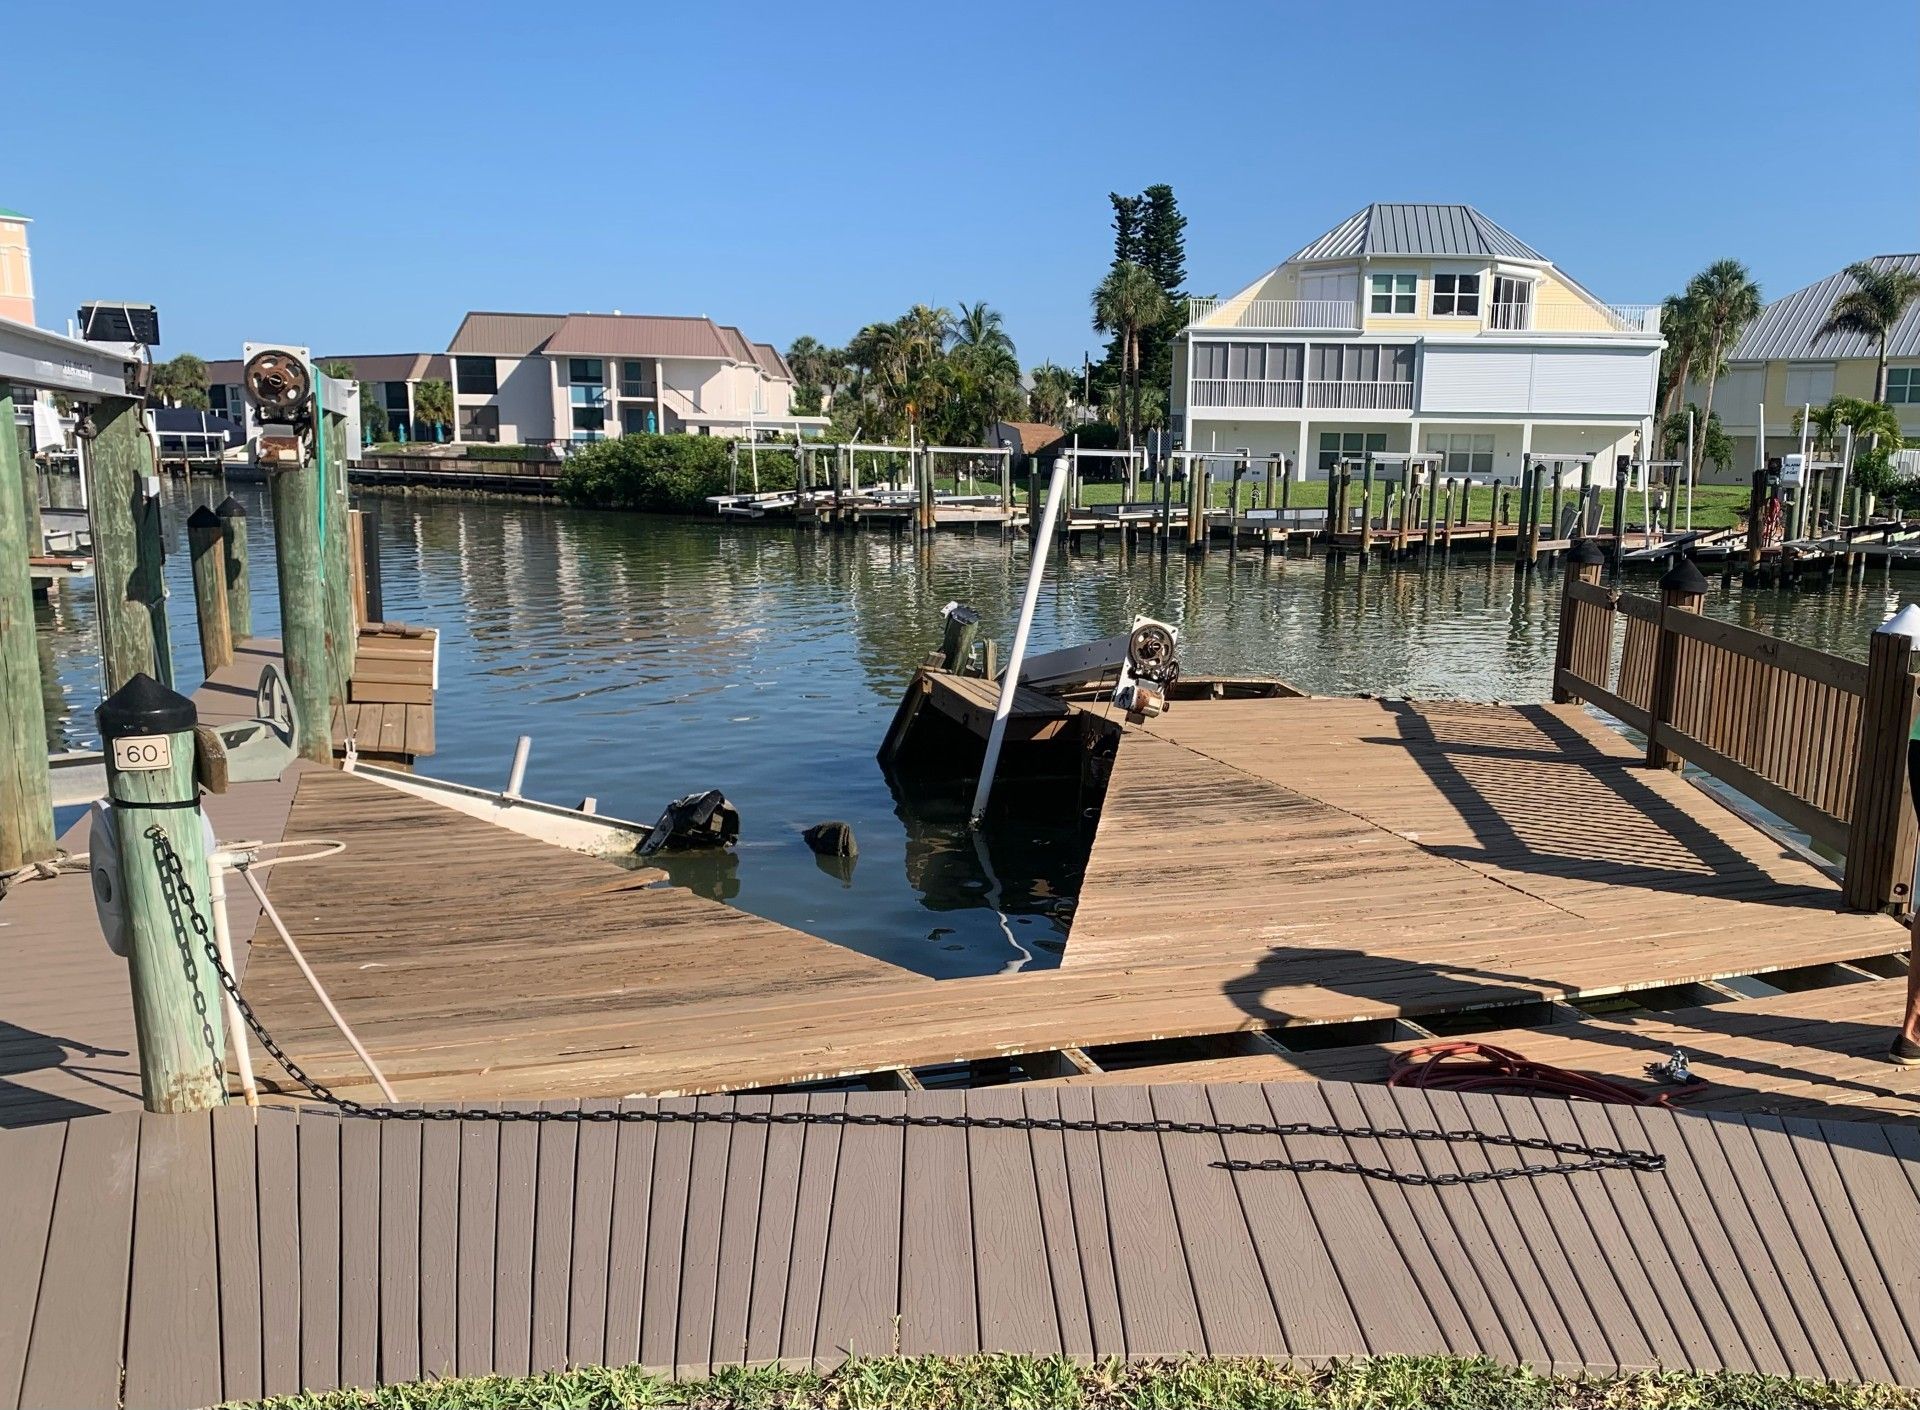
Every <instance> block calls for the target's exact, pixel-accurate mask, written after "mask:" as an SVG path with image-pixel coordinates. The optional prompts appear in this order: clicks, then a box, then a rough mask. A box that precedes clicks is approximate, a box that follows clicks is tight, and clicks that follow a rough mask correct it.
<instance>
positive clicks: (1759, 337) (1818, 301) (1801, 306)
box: [1727, 254, 1920, 362]
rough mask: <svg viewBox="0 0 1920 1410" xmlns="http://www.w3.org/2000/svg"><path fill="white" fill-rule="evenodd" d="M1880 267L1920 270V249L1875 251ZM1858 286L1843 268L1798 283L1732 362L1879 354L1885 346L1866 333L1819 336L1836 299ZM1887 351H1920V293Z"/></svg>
mask: <svg viewBox="0 0 1920 1410" xmlns="http://www.w3.org/2000/svg"><path fill="white" fill-rule="evenodd" d="M1867 263H1868V264H1871V265H1872V266H1873V267H1874V268H1875V269H1881V270H1886V269H1905V270H1909V271H1911V272H1912V273H1915V274H1920V254H1912V255H1875V256H1874V257H1873V258H1872V259H1870V260H1868V261H1867ZM1852 288H1853V280H1851V279H1849V278H1848V277H1847V272H1846V271H1845V270H1844V269H1843V270H1841V271H1839V272H1838V273H1837V274H1829V275H1828V276H1827V277H1826V278H1825V279H1822V280H1821V281H1820V282H1819V283H1818V284H1809V285H1807V287H1806V288H1804V289H1796V290H1795V291H1794V292H1793V293H1791V294H1788V295H1787V296H1786V297H1785V298H1780V299H1775V300H1774V301H1773V302H1772V303H1770V304H1768V305H1767V306H1766V307H1765V308H1764V309H1762V310H1761V312H1760V316H1759V317H1758V318H1756V319H1754V321H1753V322H1752V324H1751V325H1749V326H1748V328H1747V331H1746V332H1745V333H1743V334H1741V335H1740V341H1739V342H1737V343H1735V344H1734V345H1733V351H1732V352H1730V353H1728V354H1727V359H1728V361H1730V362H1768V361H1771V360H1773V359H1775V358H1788V359H1792V358H1828V357H1836V358H1837V357H1876V358H1877V357H1878V356H1879V355H1880V348H1879V345H1878V344H1877V343H1875V342H1874V340H1873V339H1871V338H1868V337H1866V336H1865V335H1864V334H1860V333H1835V334H1833V335H1831V336H1829V337H1825V338H1822V337H1820V336H1819V333H1820V325H1821V324H1822V323H1825V322H1826V321H1827V315H1828V314H1830V313H1832V312H1833V304H1834V300H1836V299H1838V298H1839V297H1840V296H1841V295H1842V294H1844V293H1846V292H1847V291H1848V290H1850V289H1852ZM1887 356H1889V357H1920V299H1916V300H1914V301H1913V302H1912V303H1911V304H1909V305H1908V306H1907V311H1906V313H1905V315H1904V316H1902V318H1901V319H1900V321H1899V322H1898V323H1896V324H1894V326H1893V336H1892V337H1890V338H1889V339H1887Z"/></svg>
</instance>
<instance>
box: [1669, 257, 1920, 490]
mask: <svg viewBox="0 0 1920 1410" xmlns="http://www.w3.org/2000/svg"><path fill="white" fill-rule="evenodd" d="M1869 263H1871V264H1872V265H1873V266H1874V267H1875V268H1877V269H1883V270H1885V269H1905V270H1910V271H1912V272H1913V273H1915V274H1920V254H1911V255H1875V256H1874V257H1873V259H1872V260H1870V261H1869ZM1852 287H1853V280H1851V279H1850V278H1848V277H1847V275H1846V272H1845V271H1841V272H1839V273H1837V274H1830V275H1828V276H1827V277H1826V278H1825V279H1822V280H1821V281H1820V282H1819V283H1817V284H1809V285H1808V286H1807V287H1806V288H1804V289H1796V290H1795V291H1794V292H1793V293H1791V294H1788V295H1787V296H1786V297H1784V298H1780V299H1775V300H1774V301H1773V302H1772V303H1770V304H1768V305H1767V306H1766V308H1765V309H1763V310H1762V311H1761V313H1760V316H1759V317H1758V318H1756V319H1755V320H1754V321H1753V322H1752V323H1751V324H1750V325H1748V327H1747V330H1746V332H1745V333H1743V334H1741V335H1740V340H1739V341H1738V342H1737V343H1735V344H1734V345H1733V350H1732V351H1731V352H1729V353H1728V354H1727V366H1726V370H1725V371H1724V372H1722V373H1721V374H1720V376H1719V378H1718V379H1717V380H1716V381H1715V383H1714V388H1713V411H1714V415H1716V416H1718V417H1719V418H1720V424H1721V426H1722V427H1723V428H1724V429H1725V430H1726V433H1727V435H1728V436H1729V437H1730V438H1731V440H1732V441H1733V462H1732V464H1730V465H1728V466H1727V467H1725V468H1724V469H1722V468H1721V467H1719V466H1716V465H1712V464H1709V465H1708V466H1707V467H1706V472H1705V477H1706V478H1708V479H1719V480H1735V481H1744V480H1745V479H1746V478H1747V476H1748V475H1750V474H1751V473H1752V472H1753V464H1754V459H1755V447H1754V438H1755V436H1757V435H1759V434H1760V433H1761V432H1760V424H1759V423H1760V408H1761V407H1762V406H1765V407H1766V417H1767V424H1766V432H1765V434H1766V449H1765V451H1764V452H1763V453H1764V454H1765V455H1785V454H1787V453H1788V452H1789V451H1796V450H1798V449H1800V433H1799V431H1798V430H1796V429H1795V427H1794V419H1795V418H1796V417H1798V416H1799V415H1800V413H1801V411H1802V409H1803V408H1805V407H1806V406H1807V405H1808V404H1809V403H1811V404H1812V405H1814V406H1825V405H1826V404H1827V403H1828V402H1830V401H1832V400H1833V399H1834V398H1835V397H1836V396H1841V397H1855V398H1858V399H1859V400H1861V401H1871V400H1872V399H1873V397H1874V394H1875V387H1874V381H1875V378H1876V377H1877V376H1878V375H1879V369H1880V347H1879V344H1878V342H1877V341H1876V340H1875V339H1872V338H1869V337H1867V336H1866V335H1865V334H1863V333H1834V334H1830V335H1828V336H1827V337H1824V338H1823V337H1821V336H1820V327H1821V325H1822V324H1824V323H1825V322H1826V321H1827V317H1828V315H1830V314H1831V313H1832V312H1833V305H1834V301H1835V300H1836V299H1838V298H1839V297H1840V296H1841V295H1842V294H1844V293H1846V292H1847V291H1848V290H1849V289H1851V288H1852ZM1686 395H1687V400H1688V401H1690V402H1692V403H1694V404H1695V405H1696V406H1704V405H1705V404H1706V387H1705V385H1704V383H1703V381H1702V380H1701V379H1698V378H1694V379H1689V381H1688V383H1687V393H1686ZM1887 401H1888V403H1889V404H1890V405H1891V406H1892V407H1893V409H1894V412H1895V414H1896V415H1897V416H1898V417H1899V418H1900V433H1901V434H1902V435H1903V436H1904V437H1906V439H1908V440H1909V441H1911V440H1913V439H1915V438H1916V437H1920V300H1915V301H1914V302H1913V303H1912V304H1910V305H1908V307H1907V311H1906V314H1905V316H1904V317H1902V318H1901V320H1900V321H1899V322H1898V323H1897V324H1895V325H1894V328H1893V334H1892V336H1891V337H1889V338H1888V339H1887Z"/></svg>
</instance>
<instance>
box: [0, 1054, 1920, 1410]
mask: <svg viewBox="0 0 1920 1410" xmlns="http://www.w3.org/2000/svg"><path fill="white" fill-rule="evenodd" d="M696 1101H697V1102H698V1104H699V1105H700V1106H702V1107H704V1108H706V1109H709V1110H726V1109H728V1108H734V1107H737V1108H738V1109H741V1110H758V1111H769V1110H770V1111H774V1112H784V1111H801V1110H807V1111H815V1112H824V1111H840V1110H844V1111H847V1112H849V1113H852V1114H872V1115H888V1114H900V1113H911V1114H915V1115H919V1114H957V1113H960V1112H963V1111H964V1112H967V1113H969V1114H972V1115H976V1116H996V1117H1004V1116H1020V1115H1028V1116H1037V1117H1051V1116H1055V1115H1064V1116H1068V1117H1099V1118H1117V1119H1136V1118H1160V1119H1165V1120H1169V1121H1189V1120H1193V1121H1207V1120H1221V1121H1246V1122H1254V1121H1260V1122H1264V1121H1272V1120H1280V1121H1293V1120H1300V1121H1309V1122H1315V1123H1324V1122H1338V1123H1341V1124H1343V1125H1356V1124H1372V1125H1375V1126H1381V1125H1390V1126H1408V1127H1442V1128H1446V1129H1451V1130H1464V1129H1473V1130H1481V1131H1486V1132H1492V1133H1510V1134H1515V1135H1526V1136H1538V1135H1544V1136H1548V1137H1551V1138H1553V1139H1559V1140H1573V1141H1581V1142H1586V1143H1597V1144H1607V1145H1618V1146H1625V1147H1634V1148H1648V1149H1652V1150H1656V1151H1659V1152H1661V1153H1663V1154H1665V1155H1666V1156H1667V1158H1668V1160H1669V1168H1668V1170H1667V1171H1666V1172H1665V1173H1662V1174H1645V1173H1632V1172H1623V1171H1609V1172H1606V1173H1600V1174H1583V1175H1577V1176H1569V1177H1550V1178H1540V1179H1534V1180H1524V1181H1509V1182H1500V1183H1489V1184H1480V1185H1455V1186H1451V1187H1444V1188H1434V1187H1412V1186H1405V1185H1398V1184H1389V1183H1384V1182H1376V1181H1365V1180H1361V1179H1358V1178H1356V1177H1353V1176H1349V1175H1341V1174H1332V1173H1310V1174H1304V1175H1300V1174H1293V1173H1283V1172H1273V1171H1249V1172H1229V1171H1226V1170H1222V1169H1219V1168H1216V1167H1215V1166H1214V1165H1213V1164H1212V1162H1215V1161H1219V1160H1222V1159H1227V1158H1253V1159H1260V1158H1265V1157H1268V1156H1285V1157H1288V1158H1294V1159H1312V1158H1319V1157H1330V1158H1333V1159H1356V1160H1359V1161H1362V1162H1364V1163H1368V1164H1385V1165H1388V1166H1390V1167H1391V1168H1393V1169H1396V1170H1402V1171H1413V1172H1422V1173H1446V1172H1450V1171H1456V1170H1457V1171H1462V1172H1471V1171H1475V1170H1485V1169H1490V1168H1502V1167H1505V1166H1507V1165H1509V1164H1510V1163H1511V1162H1512V1160H1513V1157H1512V1155H1511V1154H1510V1153H1508V1152H1504V1151H1501V1150H1499V1149H1497V1148H1492V1147H1486V1146H1480V1145H1459V1146H1445V1147H1442V1146H1431V1145H1423V1146H1415V1145H1411V1144H1408V1143H1405V1142H1395V1141H1376V1140H1370V1139H1365V1138H1361V1137H1357V1136H1356V1137H1348V1138H1336V1137H1294V1138H1287V1139H1286V1140H1284V1141H1278V1140H1275V1139H1273V1138H1262V1137H1237V1136H1236V1137H1224V1138H1223V1137H1221V1136H1218V1135H1212V1134H1201V1135H1185V1134H1178V1133H1172V1132H1169V1133H1166V1134H1151V1133H1137V1134H1136V1133H1126V1134H1117V1133H1098V1134H1094V1133H1072V1132H1066V1133H1062V1132H1047V1131H1033V1130H1017V1129H1016V1130H998V1131H994V1130H980V1129H974V1130H956V1129H951V1128H934V1127H929V1128H911V1129H905V1130H903V1129H902V1128H900V1127H897V1126H886V1125H879V1126H866V1127H862V1126H848V1127H831V1126H825V1127H823V1126H813V1127H801V1126H770V1127H769V1126H746V1125H742V1126H732V1127H729V1126H722V1125H704V1126H698V1127H693V1126H687V1125H666V1126H662V1125H652V1124H640V1123H604V1124H583V1125H577V1126H576V1125H558V1124H548V1125H542V1126H535V1125H532V1124H526V1123H514V1124H496V1123H482V1122H470V1123H452V1122H430V1123H400V1122H388V1123H376V1122H371V1121H365V1120H354V1119H342V1118H339V1117H336V1116H333V1115H331V1114H329V1113H326V1112H323V1111H315V1110H305V1111H300V1112H295V1111H292V1110H286V1109H275V1108H266V1109H262V1110H260V1111H259V1112H258V1113H250V1112H248V1111H245V1110H243V1109H238V1108H231V1107H230V1108H227V1109H224V1110H222V1111H219V1112H216V1113H212V1114H210V1115H200V1116H189V1117H154V1116H143V1115H136V1114H132V1113H124V1114H117V1115H108V1116H96V1117H87V1118H80V1119H76V1120H73V1121H70V1122H56V1123H49V1124H45V1125H42V1126H38V1127H34V1128H30V1129H27V1130H23V1131H10V1132H0V1171H3V1172H4V1174H5V1178H6V1180H7V1188H8V1190H9V1195H10V1199H11V1200H12V1202H13V1217H12V1218H10V1219H9V1220H8V1221H7V1222H6V1223H5V1224H4V1225H0V1302H3V1303H4V1304H5V1305H4V1309H0V1410H12V1408H13V1407H14V1406H16V1405H19V1406H66V1405H112V1404H115V1403H116V1401H117V1400H118V1399H119V1396H118V1394H117V1393H118V1392H119V1391H120V1389H121V1387H122V1386H124V1403H125V1404H126V1405H129V1406H139V1407H145V1406H180V1405H185V1406H198V1405H208V1404H212V1403H214V1402H217V1401H220V1400H223V1399H248V1398H254V1397H258V1396H261V1395H263V1394H284V1393H290V1392H294V1391H298V1390H301V1389H306V1390H314V1391H319V1390H325V1389H329V1388H333V1387H336V1386H366V1385H372V1384H375V1383H379V1382H394V1381H406V1380H412V1379H416V1378H418V1377H421V1376H425V1375H438V1374H449V1373H460V1374H475V1373H480V1372H489V1371H497V1372H501V1373H505V1374H524V1373H527V1372H530V1371H540V1370H546V1369H553V1368H558V1367H563V1366H567V1365H574V1364H595V1363H606V1364H614V1365H625V1364H633V1363H639V1364H642V1365H645V1366H648V1367H651V1368H654V1369H656V1370H659V1371H662V1372H666V1373H671V1374H679V1375H682V1376H688V1375H701V1374H704V1373H706V1372H707V1371H709V1370H710V1369H711V1368H714V1367H719V1366H725V1365H734V1364H743V1363H744V1364H747V1365H763V1364H780V1365H785V1366H789V1367H808V1366H818V1367H828V1366H832V1365H834V1364H836V1363H837V1362H838V1361H840V1360H841V1359H842V1358H843V1357H844V1356H845V1355H847V1354H849V1353H868V1354H873V1353H886V1352H890V1351H893V1350H895V1349H899V1350H901V1351H906V1352H920V1351H932V1352H948V1353H967V1352H973V1351H979V1350H989V1351H1018V1352H1033V1353H1064V1354H1066V1355H1069V1356H1072V1357H1076V1358H1079V1359H1088V1358H1094V1357H1106V1356H1127V1357H1153V1356H1167V1355H1177V1354H1180V1353H1184V1352H1206V1353H1212V1354H1215V1355H1266V1356H1275V1357H1296V1358H1302V1359H1309V1360H1321V1359H1326V1358H1332V1357H1341V1356H1351V1355H1359V1354H1387V1353H1429V1352H1451V1353H1455V1354H1460V1355H1479V1354H1484V1355H1488V1356H1492V1357H1496V1358H1498V1359H1500V1360H1502V1361H1508V1362H1520V1363H1525V1364H1531V1365H1535V1366H1538V1367H1541V1368H1552V1369H1557V1370H1579V1369H1588V1370H1596V1371H1612V1370H1615V1369H1621V1368H1626V1369H1634V1368H1644V1367H1651V1366H1668V1367H1678V1366H1692V1367H1699V1368H1703V1369H1712V1368H1721V1367H1724V1368H1729V1369H1736V1370H1756V1371H1767V1372H1775V1373H1793V1374H1799V1375H1805V1376H1813V1377H1821V1378H1837V1379H1870V1380H1895V1381H1901V1382H1904V1383H1908V1384H1916V1383H1920V1310H1917V1309H1920V1304H1917V1303H1916V1300H1915V1298H1914V1272H1913V1270H1914V1269H1915V1267H1917V1266H1920V1134H1916V1133H1915V1132H1914V1130H1913V1129H1912V1128H1911V1127H1910V1126H1897V1127H1881V1126H1874V1125H1868V1124H1865V1123H1859V1122H1834V1123H1825V1124H1822V1123H1818V1122H1810V1121H1795V1120H1786V1121H1782V1120H1778V1119H1775V1118H1770V1117H1765V1116H1752V1117H1748V1116H1740V1115H1727V1114H1720V1115H1714V1116H1706V1115H1700V1114H1692V1115H1675V1114H1672V1113H1668V1112H1663V1111H1649V1110H1634V1109H1629V1108H1620V1107H1613V1108H1606V1107H1596V1106H1569V1105H1565V1104H1560V1103H1553V1102H1533V1101H1529V1100H1525V1099H1519V1098H1493V1097H1471V1096H1469V1097H1455V1096H1450V1095H1446V1094H1438V1095H1433V1096H1430V1097H1429V1096H1423V1095H1420V1094H1417V1093H1404V1092H1401V1093H1396V1092H1393V1091H1390V1090H1388V1089H1385V1088H1377V1087H1373V1088H1369V1087H1347V1086H1342V1085H1337V1084H1333V1085H1325V1086H1322V1085H1315V1084H1307V1083H1281V1084H1274V1085H1270V1086H1260V1085H1255V1084H1245V1083H1242V1084H1231V1083H1230V1084H1220V1085H1213V1086H1160V1087H1153V1088H1139V1087H1100V1088H1093V1089H1073V1088H1062V1089H1049V1088H1037V1087H1035V1088H1027V1089H1024V1090H1021V1089H1008V1088H1002V1089H997V1090H980V1091H973V1092H966V1093H960V1092H954V1093H924V1094H923V1093H854V1094H845V1093H836V1094H814V1095H811V1096H809V1095H803V1094H794V1095H784V1096H772V1097H766V1096H758V1097H756V1096H742V1097H707V1098H699V1099H681V1100H678V1101H675V1102H671V1103H669V1104H670V1105H675V1106H678V1107H680V1108H682V1109H685V1108H688V1107H691V1106H693V1105H694V1104H695V1102H696ZM627 1105H628V1106H630V1107H635V1108H644V1107H646V1106H648V1105H650V1104H648V1103H644V1102H636V1103H628V1104H627Z"/></svg>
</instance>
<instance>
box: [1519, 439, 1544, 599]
mask: <svg viewBox="0 0 1920 1410" xmlns="http://www.w3.org/2000/svg"><path fill="white" fill-rule="evenodd" d="M1545 473H1546V466H1544V465H1542V464H1541V463H1540V462H1539V461H1537V460H1536V461H1534V462H1533V464H1532V465H1531V466H1529V467H1528V469H1527V476H1528V479H1529V480H1531V482H1532V483H1531V484H1530V485H1529V486H1528V488H1527V513H1526V521H1527V522H1526V536H1527V545H1526V552H1525V554H1524V561H1525V565H1526V570H1527V571H1528V572H1529V573H1531V572H1532V571H1533V570H1534V569H1535V568H1537V567H1539V565H1540V504H1541V499H1542V496H1541V493H1540V491H1541V490H1542V489H1544V488H1545V486H1544V485H1542V484H1541V477H1542V476H1543V475H1544V474H1545Z"/></svg>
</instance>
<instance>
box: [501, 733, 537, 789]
mask: <svg viewBox="0 0 1920 1410" xmlns="http://www.w3.org/2000/svg"><path fill="white" fill-rule="evenodd" d="M532 752H533V736H532V735H530V734H523V735H521V736H520V738H519V739H518V740H517V741H516V742H515V744H514V746H513V767H512V768H511V769H509V770H508V771H507V786H506V788H505V789H504V790H502V792H503V794H504V796H506V797H508V798H518V797H519V796H520V785H521V784H523V783H525V782H526V781H527V755H528V754H530V753H532Z"/></svg>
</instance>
